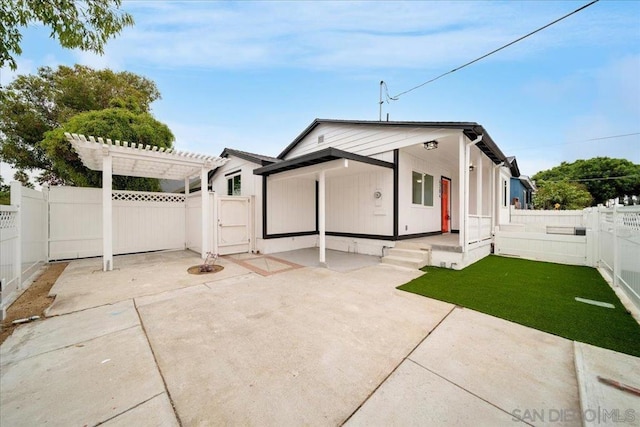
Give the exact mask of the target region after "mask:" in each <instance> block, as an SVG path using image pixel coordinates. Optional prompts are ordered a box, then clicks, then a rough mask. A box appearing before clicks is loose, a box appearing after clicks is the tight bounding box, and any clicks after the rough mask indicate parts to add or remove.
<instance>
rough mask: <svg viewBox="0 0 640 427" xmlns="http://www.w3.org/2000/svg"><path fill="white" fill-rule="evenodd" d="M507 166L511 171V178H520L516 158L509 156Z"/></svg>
mask: <svg viewBox="0 0 640 427" xmlns="http://www.w3.org/2000/svg"><path fill="white" fill-rule="evenodd" d="M505 165H508V166H509V170H511V176H512V177H514V178H518V177H519V176H520V168H519V167H518V161H517V160H516V156H509V157H507V158H506V161H505Z"/></svg>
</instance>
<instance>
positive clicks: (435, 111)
mask: <svg viewBox="0 0 640 427" xmlns="http://www.w3.org/2000/svg"><path fill="white" fill-rule="evenodd" d="M586 3H587V1H579V2H575V1H572V2H561V1H553V2H552V1H522V2H517V1H506V2H502V1H492V2H480V1H467V2H465V1H456V2H435V1H433V2H431V1H429V2H419V1H410V2H346V1H344V2H326V1H322V2H311V1H300V2H267V1H263V2H248V1H247V2H207V1H202V2H197V1H182V2H153V1H126V0H125V2H124V9H125V10H126V11H128V12H129V13H131V14H132V15H133V16H134V19H135V21H136V25H135V26H134V27H131V28H128V29H126V30H125V31H124V32H123V33H122V34H121V35H120V36H119V37H118V38H116V39H113V40H111V41H110V42H109V44H108V45H107V47H106V51H105V55H103V56H98V55H95V54H91V53H86V52H80V51H71V50H64V49H62V48H60V47H59V46H58V44H57V42H56V41H55V40H51V39H49V33H48V31H47V30H46V29H45V28H42V27H37V26H33V27H29V28H28V29H26V30H25V32H24V39H23V43H22V47H23V54H22V56H20V57H19V58H18V65H19V69H18V71H17V73H20V74H24V73H34V72H36V70H37V68H38V67H40V66H44V65H49V66H54V67H55V66H57V65H60V64H64V65H72V64H74V63H82V64H86V65H90V66H93V67H95V68H103V67H108V68H112V69H114V70H127V71H132V72H135V73H138V74H141V75H144V76H146V77H148V78H150V79H152V80H154V81H155V82H156V84H157V85H158V87H159V89H160V92H161V93H162V100H160V101H156V102H155V103H154V104H153V114H154V115H155V116H156V118H158V119H159V120H160V121H162V122H164V123H166V124H167V125H169V127H170V128H171V129H172V131H173V133H174V135H175V136H176V144H175V145H176V148H177V149H179V150H188V151H195V152H201V153H207V154H219V153H220V152H221V151H222V149H223V148H224V147H233V148H237V149H242V150H246V151H252V152H257V153H261V154H267V155H277V154H278V153H279V152H280V151H281V150H282V149H283V148H284V147H285V146H286V145H287V144H288V143H289V142H291V140H292V139H294V138H295V137H296V136H297V135H298V134H299V133H300V132H301V131H302V130H303V129H304V128H305V127H306V126H307V125H308V124H309V123H311V121H312V120H313V119H314V118H316V117H320V118H340V119H369V120H376V119H377V118H378V96H379V82H380V80H384V81H385V82H386V83H387V84H388V87H389V92H390V94H391V95H395V94H397V93H400V92H403V91H405V90H407V89H409V88H411V87H413V86H415V85H418V84H420V83H422V82H424V81H426V80H429V79H431V78H433V77H435V76H437V75H439V74H441V73H443V72H446V71H448V70H451V69H452V68H455V67H457V66H459V65H462V64H463V63H465V62H467V61H469V60H471V59H474V58H476V57H478V56H480V55H483V54H485V53H487V52H489V51H491V50H493V49H495V48H497V47H500V46H502V45H504V44H506V43H508V42H510V41H512V40H514V39H516V38H518V37H520V36H522V35H524V34H526V33H528V32H530V31H532V30H534V29H536V28H538V27H541V26H542V25H545V24H547V23H549V22H551V21H553V20H554V19H557V18H559V17H560V16H562V15H564V14H566V13H568V12H571V11H572V10H574V9H577V8H578V7H580V6H581V5H583V4H586ZM14 76H15V73H14V72H11V71H9V70H8V69H3V70H2V72H1V75H0V82H1V83H2V84H3V85H6V84H7V83H8V82H10V81H11V79H12V78H13V77H14ZM383 111H384V114H385V115H386V114H387V113H389V115H390V119H391V120H415V121H475V122H478V123H481V124H482V125H484V127H485V128H486V129H487V130H488V132H489V133H490V134H491V136H492V137H493V139H494V140H495V141H496V142H497V143H498V145H499V146H500V148H501V149H502V151H503V152H504V153H505V154H506V155H515V156H516V157H517V159H518V164H519V166H520V169H521V172H522V173H523V174H529V175H533V174H534V173H535V172H537V171H539V170H543V169H548V168H550V167H553V166H555V165H557V164H559V163H560V162H561V161H574V160H576V159H581V158H590V157H594V156H610V157H620V158H626V159H629V160H631V161H633V162H634V163H640V2H639V1H606V0H603V1H600V2H599V3H596V4H595V5H593V6H591V7H589V8H587V9H585V10H584V11H582V12H580V13H578V14H576V15H573V16H572V17H569V18H567V19H566V20H564V21H562V22H560V23H558V24H556V25H554V26H552V27H550V28H548V29H546V30H544V31H542V32H540V33H538V34H536V35H534V36H532V37H530V38H528V39H526V40H524V41H522V42H520V43H518V44H516V45H514V46H511V47H509V48H507V49H505V50H503V51H501V52H499V53H497V54H495V55H493V56H491V57H489V58H487V59H484V60H483V61H481V62H478V63H476V64H474V65H472V66H470V67H468V68H465V69H463V70H460V71H458V72H456V73H453V74H451V75H449V76H446V77H443V78H442V79H440V80H438V81H436V82H434V83H431V84H429V85H426V86H424V87H422V88H420V89H417V90H415V91H412V92H410V93H407V94H405V95H403V96H401V97H400V99H399V100H397V101H393V102H391V103H389V104H387V103H385V104H384V106H383ZM633 133H635V134H636V135H632V136H626V137H621V138H610V139H604V140H597V141H586V140H588V139H594V138H603V137H609V136H615V135H622V134H633ZM1 172H2V173H3V175H4V176H5V179H9V178H10V176H9V174H10V171H9V170H8V168H7V166H6V165H3V166H2V171H1Z"/></svg>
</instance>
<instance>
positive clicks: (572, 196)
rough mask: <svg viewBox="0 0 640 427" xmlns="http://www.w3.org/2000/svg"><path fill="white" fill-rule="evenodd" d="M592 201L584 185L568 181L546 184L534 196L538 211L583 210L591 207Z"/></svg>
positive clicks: (534, 203)
mask: <svg viewBox="0 0 640 427" xmlns="http://www.w3.org/2000/svg"><path fill="white" fill-rule="evenodd" d="M592 201H593V197H591V194H590V193H589V191H588V190H587V189H586V187H585V186H584V185H582V184H576V183H573V182H568V181H550V182H546V183H545V184H544V186H542V187H540V188H538V191H537V192H536V193H535V194H534V196H533V205H534V207H535V208H536V209H556V208H557V209H561V210H570V209H583V208H586V207H588V206H591V202H592Z"/></svg>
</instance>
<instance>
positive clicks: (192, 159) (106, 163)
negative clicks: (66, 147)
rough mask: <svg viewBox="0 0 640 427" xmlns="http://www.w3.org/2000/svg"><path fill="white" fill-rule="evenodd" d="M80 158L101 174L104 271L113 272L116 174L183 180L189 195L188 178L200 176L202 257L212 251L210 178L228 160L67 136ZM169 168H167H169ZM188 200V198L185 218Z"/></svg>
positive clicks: (67, 134)
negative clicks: (114, 188) (114, 179)
mask: <svg viewBox="0 0 640 427" xmlns="http://www.w3.org/2000/svg"><path fill="white" fill-rule="evenodd" d="M65 136H66V137H67V139H68V140H69V142H70V143H71V145H72V146H73V148H74V149H75V151H76V152H77V153H78V155H79V156H80V159H81V160H82V163H83V164H84V165H85V166H86V167H87V168H89V169H91V170H96V171H102V257H103V258H102V269H103V270H104V271H111V270H113V200H112V193H113V175H122V176H136V177H143V178H158V179H162V178H164V179H174V180H184V183H185V195H186V194H188V192H189V178H190V177H191V176H194V175H197V174H198V172H199V173H200V179H201V183H202V184H201V188H202V190H201V193H202V208H201V209H202V242H201V243H202V245H201V248H202V258H203V259H204V258H206V257H207V252H210V251H211V250H212V249H211V247H210V246H211V244H210V243H211V242H210V237H211V236H210V234H211V227H210V226H211V222H212V221H213V218H212V217H211V212H210V209H209V191H208V175H209V171H210V170H211V169H213V168H215V167H218V166H222V165H224V164H225V163H226V162H227V160H228V159H224V158H220V157H215V156H208V155H204V154H194V153H186V152H174V151H173V150H172V149H166V150H165V149H164V148H160V149H158V147H151V146H149V145H143V144H135V143H129V142H126V141H119V140H116V141H115V142H114V141H112V140H111V139H106V140H105V139H103V138H97V139H96V138H95V137H93V136H89V137H88V138H87V137H85V136H84V135H78V134H70V133H65ZM167 166H168V167H167ZM186 203H187V199H186V197H185V216H186V214H187V211H186Z"/></svg>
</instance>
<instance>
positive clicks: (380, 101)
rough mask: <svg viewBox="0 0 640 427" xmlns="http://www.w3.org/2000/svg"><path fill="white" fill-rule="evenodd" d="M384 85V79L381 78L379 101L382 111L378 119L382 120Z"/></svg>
mask: <svg viewBox="0 0 640 427" xmlns="http://www.w3.org/2000/svg"><path fill="white" fill-rule="evenodd" d="M382 85H384V80H380V100H379V102H378V104H379V106H380V112H379V113H378V121H380V122H381V121H382V102H383V101H382Z"/></svg>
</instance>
